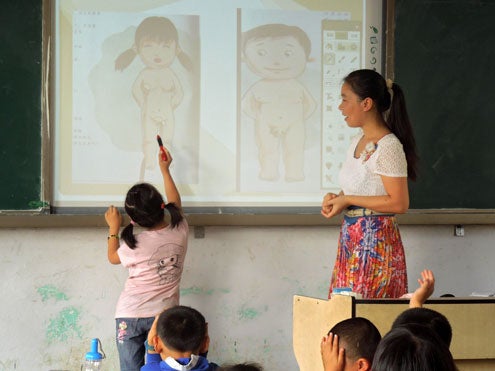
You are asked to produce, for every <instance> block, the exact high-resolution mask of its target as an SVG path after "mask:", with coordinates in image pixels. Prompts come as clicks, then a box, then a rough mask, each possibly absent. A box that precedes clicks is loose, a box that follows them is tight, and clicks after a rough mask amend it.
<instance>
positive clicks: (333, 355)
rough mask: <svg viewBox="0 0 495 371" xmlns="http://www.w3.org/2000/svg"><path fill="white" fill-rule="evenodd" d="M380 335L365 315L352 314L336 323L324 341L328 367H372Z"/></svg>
mask: <svg viewBox="0 0 495 371" xmlns="http://www.w3.org/2000/svg"><path fill="white" fill-rule="evenodd" d="M381 338H382V337H381V335H380V332H379V331H378V329H377V328H376V326H375V325H374V324H373V323H372V322H371V321H369V320H367V319H366V318H362V317H353V318H348V319H346V320H343V321H340V322H339V323H337V324H336V325H335V326H333V327H332V328H331V329H330V331H329V332H328V335H327V336H325V337H324V338H323V340H322V342H321V357H322V360H323V367H324V370H325V371H351V370H352V371H354V370H355V371H358V370H359V371H367V370H371V364H372V363H373V356H374V354H375V351H376V348H377V346H378V343H379V342H380V340H381Z"/></svg>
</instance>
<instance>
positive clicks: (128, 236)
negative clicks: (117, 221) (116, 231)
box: [120, 223, 137, 249]
mask: <svg viewBox="0 0 495 371" xmlns="http://www.w3.org/2000/svg"><path fill="white" fill-rule="evenodd" d="M120 237H121V238H122V239H123V240H124V242H125V243H126V244H127V246H129V247H130V248H131V249H135V248H136V242H137V241H136V237H135V236H134V226H133V225H132V223H129V225H127V226H126V227H125V228H124V229H123V230H122V233H121V234H120Z"/></svg>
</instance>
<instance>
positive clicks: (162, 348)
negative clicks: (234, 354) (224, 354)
mask: <svg viewBox="0 0 495 371" xmlns="http://www.w3.org/2000/svg"><path fill="white" fill-rule="evenodd" d="M155 329H156V335H155V334H152V335H151V336H149V338H151V344H149V346H150V347H147V348H148V351H147V362H146V364H145V365H144V366H143V367H141V371H155V370H156V371H167V370H188V371H189V370H190V371H212V370H216V369H217V367H218V366H217V365H215V364H210V363H209V362H208V360H207V359H206V358H205V357H202V356H200V355H199V353H200V351H202V348H203V347H204V346H205V342H206V343H207V342H208V335H207V325H206V321H205V318H204V316H203V315H202V314H201V313H200V312H198V311H197V310H196V309H193V308H190V307H186V306H183V305H178V306H175V307H171V308H169V309H167V310H165V311H163V312H162V313H161V314H160V315H159V316H158V319H157V320H156V326H155ZM153 331H154V330H153ZM150 348H151V349H150Z"/></svg>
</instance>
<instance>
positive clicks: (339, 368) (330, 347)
mask: <svg viewBox="0 0 495 371" xmlns="http://www.w3.org/2000/svg"><path fill="white" fill-rule="evenodd" d="M320 348H321V360H322V362H323V369H324V370H325V371H343V370H344V368H345V350H344V348H340V349H339V337H338V336H337V335H334V334H332V333H330V334H328V336H324V337H323V339H322V340H321V344H320Z"/></svg>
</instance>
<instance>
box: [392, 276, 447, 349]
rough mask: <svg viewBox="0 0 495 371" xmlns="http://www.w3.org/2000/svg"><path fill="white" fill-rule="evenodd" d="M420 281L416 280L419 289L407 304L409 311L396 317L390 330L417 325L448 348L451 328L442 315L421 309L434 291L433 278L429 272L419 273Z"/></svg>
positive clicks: (427, 309) (431, 310)
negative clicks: (432, 331) (426, 328)
mask: <svg viewBox="0 0 495 371" xmlns="http://www.w3.org/2000/svg"><path fill="white" fill-rule="evenodd" d="M421 276H422V279H418V282H419V287H418V289H417V290H416V291H415V292H414V293H413V295H412V297H411V300H410V302H409V309H407V310H405V311H404V312H402V313H401V314H399V315H398V316H397V318H396V319H395V321H394V322H393V324H392V328H394V327H397V326H401V325H404V324H409V323H419V324H422V325H425V326H427V327H430V328H431V329H432V330H434V331H435V333H436V334H437V335H438V336H439V338H440V339H441V340H443V341H444V343H445V344H447V347H450V343H451V341H452V326H451V325H450V322H449V320H448V319H447V317H445V316H444V315H443V314H441V313H439V312H437V311H435V310H433V309H429V308H423V304H424V303H425V301H426V299H428V298H429V297H430V296H431V294H432V293H433V291H434V288H435V276H434V275H433V272H432V271H430V270H424V271H423V272H421Z"/></svg>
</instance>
